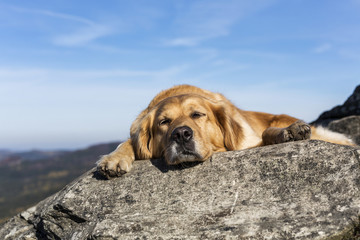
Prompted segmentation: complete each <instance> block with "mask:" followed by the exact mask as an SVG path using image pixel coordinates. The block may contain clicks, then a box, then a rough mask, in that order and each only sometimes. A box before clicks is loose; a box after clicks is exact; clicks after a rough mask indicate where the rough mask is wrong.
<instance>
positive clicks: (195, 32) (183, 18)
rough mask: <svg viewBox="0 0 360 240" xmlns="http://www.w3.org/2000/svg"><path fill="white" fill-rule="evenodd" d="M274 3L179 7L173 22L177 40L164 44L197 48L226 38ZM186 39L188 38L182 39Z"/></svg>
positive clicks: (211, 2)
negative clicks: (210, 40) (241, 22)
mask: <svg viewBox="0 0 360 240" xmlns="http://www.w3.org/2000/svg"><path fill="white" fill-rule="evenodd" d="M273 2H274V1H256V2H255V1H236V0H230V1H226V2H221V1H216V0H204V1H194V2H192V3H191V4H187V5H186V6H183V7H180V9H179V12H178V15H177V16H176V19H175V22H174V27H173V29H175V30H174V33H175V35H177V37H174V38H170V39H169V40H167V41H165V45H167V46H187V47H188V46H196V45H199V44H200V43H201V42H203V41H205V40H208V39H211V38H216V37H221V36H226V35H228V34H229V33H230V32H231V27H232V26H233V25H234V24H236V23H237V22H238V21H239V20H240V19H242V18H244V17H246V16H248V15H251V14H254V13H255V12H257V11H259V10H261V9H263V8H265V7H267V6H269V5H271V4H272V3H273ZM184 36H187V37H184Z"/></svg>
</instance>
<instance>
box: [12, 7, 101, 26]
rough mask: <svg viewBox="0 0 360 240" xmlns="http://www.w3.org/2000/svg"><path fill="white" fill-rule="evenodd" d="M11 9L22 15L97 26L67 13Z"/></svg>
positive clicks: (19, 8) (20, 8)
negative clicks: (35, 15) (37, 15)
mask: <svg viewBox="0 0 360 240" xmlns="http://www.w3.org/2000/svg"><path fill="white" fill-rule="evenodd" d="M9 8H10V9H12V10H14V11H17V12H21V13H30V14H39V15H44V16H49V17H54V18H60V19H63V20H70V21H75V22H79V23H84V24H87V25H92V24H95V23H94V22H93V21H91V20H89V19H86V18H83V17H79V16H74V15H70V14H65V13H58V12H54V11H49V10H44V9H33V8H22V7H17V6H10V7H9Z"/></svg>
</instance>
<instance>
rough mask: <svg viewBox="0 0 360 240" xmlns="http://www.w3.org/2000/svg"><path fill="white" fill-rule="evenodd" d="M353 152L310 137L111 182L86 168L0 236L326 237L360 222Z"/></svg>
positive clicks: (142, 167)
mask: <svg viewBox="0 0 360 240" xmlns="http://www.w3.org/2000/svg"><path fill="white" fill-rule="evenodd" d="M359 154H360V148H358V147H349V146H341V145H335V144H331V143H325V142H321V141H314V140H310V141H299V142H293V143H286V144H278V145H272V146H266V147H260V148H254V149H248V150H242V151H235V152H225V153H218V154H215V155H214V156H213V157H212V159H211V160H209V161H206V162H204V163H202V164H198V165H194V166H187V167H184V166H183V167H182V168H179V167H167V166H166V165H164V163H163V162H162V161H161V160H152V161H137V162H135V164H134V169H133V171H132V172H130V173H128V174H126V175H124V176H123V177H120V178H116V179H112V180H103V179H101V178H100V176H98V175H97V174H96V173H94V169H93V170H91V171H89V172H88V173H86V174H85V175H83V176H82V177H80V178H78V179H77V180H76V181H74V182H73V183H71V184H69V185H68V186H66V187H65V188H64V189H63V190H62V191H60V192H58V193H57V194H55V195H53V196H51V197H49V198H47V199H45V200H44V201H42V202H40V203H39V204H38V205H36V206H34V207H33V208H30V209H28V210H27V211H25V212H23V213H21V214H20V215H18V216H15V217H13V218H12V219H10V220H9V221H8V222H6V223H5V224H4V225H3V226H2V227H1V228H0V239H28V240H29V239H89V240H91V239H93V240H95V239H97V240H98V239H323V238H324V237H329V236H332V235H334V234H338V233H340V232H341V231H343V230H344V229H346V228H347V227H348V226H349V225H351V222H352V219H354V218H357V217H358V216H359V211H360V194H359V190H360V168H359V159H360V158H359ZM74 167H75V166H74Z"/></svg>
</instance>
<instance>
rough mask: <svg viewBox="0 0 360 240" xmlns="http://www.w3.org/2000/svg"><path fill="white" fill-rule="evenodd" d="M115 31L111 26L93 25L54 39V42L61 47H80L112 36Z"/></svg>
mask: <svg viewBox="0 0 360 240" xmlns="http://www.w3.org/2000/svg"><path fill="white" fill-rule="evenodd" d="M113 32H114V30H113V29H112V28H111V27H110V26H106V25H97V24H93V25H91V26H88V27H85V28H82V29H79V30H78V31H76V32H74V33H70V34H62V35H59V36H56V37H54V39H53V42H54V43H55V44H56V45H61V46H79V45H84V44H87V43H89V42H91V41H94V40H95V39H98V38H101V37H104V36H107V35H110V34H112V33H113Z"/></svg>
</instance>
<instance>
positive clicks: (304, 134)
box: [278, 120, 311, 143]
mask: <svg viewBox="0 0 360 240" xmlns="http://www.w3.org/2000/svg"><path fill="white" fill-rule="evenodd" d="M310 137H311V128H310V125H309V124H307V123H305V122H303V121H301V120H299V121H296V122H295V123H293V124H291V125H290V126H289V127H287V128H284V129H283V130H282V132H281V133H280V135H279V141H278V142H282V143H284V142H291V141H299V140H306V139H310Z"/></svg>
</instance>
